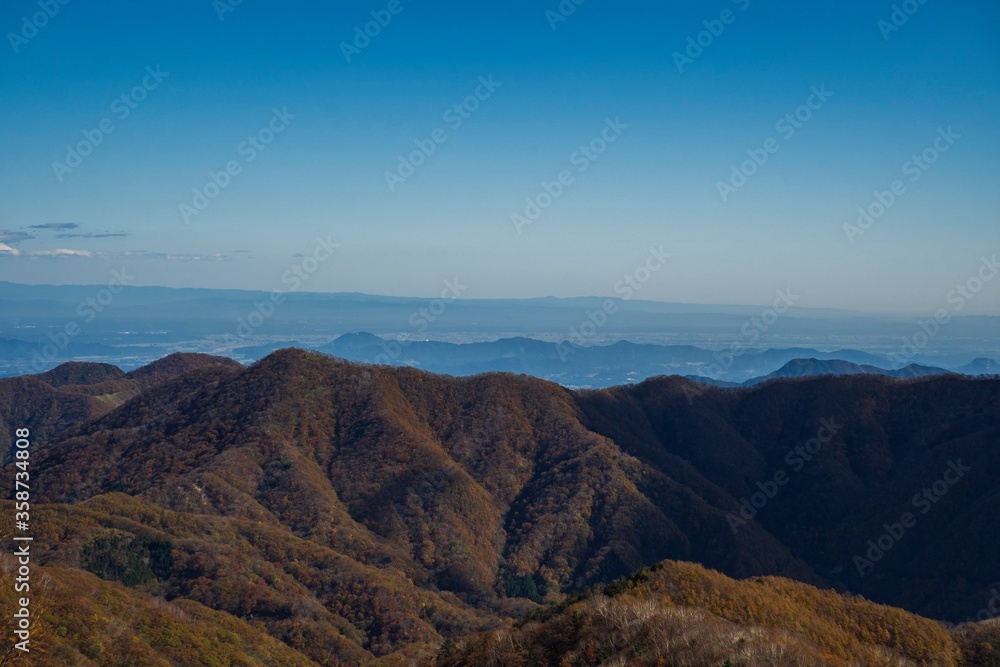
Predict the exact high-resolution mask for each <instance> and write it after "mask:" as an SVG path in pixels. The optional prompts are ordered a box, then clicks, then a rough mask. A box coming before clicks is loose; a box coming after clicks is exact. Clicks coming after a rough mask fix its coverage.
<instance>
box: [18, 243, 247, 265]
mask: <svg viewBox="0 0 1000 667" xmlns="http://www.w3.org/2000/svg"><path fill="white" fill-rule="evenodd" d="M11 256H13V257H44V258H69V257H72V258H80V259H104V260H112V259H113V260H123V259H131V260H160V261H165V262H228V261H232V259H233V258H232V257H231V256H229V255H223V254H222V253H218V252H217V253H211V254H207V255H199V254H193V253H166V252H152V251H149V250H125V251H121V252H98V251H90V250H74V249H71V248H56V249H55V250H26V251H21V250H18V249H17V248H12V247H10V246H9V245H7V244H5V243H0V257H11Z"/></svg>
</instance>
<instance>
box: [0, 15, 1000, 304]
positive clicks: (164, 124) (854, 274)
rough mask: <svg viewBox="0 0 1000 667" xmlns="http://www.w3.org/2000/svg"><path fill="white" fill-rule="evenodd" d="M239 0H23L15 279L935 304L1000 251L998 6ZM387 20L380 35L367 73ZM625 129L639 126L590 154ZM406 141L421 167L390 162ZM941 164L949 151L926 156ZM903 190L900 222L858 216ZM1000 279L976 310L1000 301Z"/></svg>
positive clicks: (16, 91)
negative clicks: (77, 151) (376, 24)
mask: <svg viewBox="0 0 1000 667" xmlns="http://www.w3.org/2000/svg"><path fill="white" fill-rule="evenodd" d="M225 2H227V0H220V1H219V2H216V3H213V2H212V1H211V0H197V1H194V0H181V1H178V2H173V3H169V4H167V3H162V4H159V5H157V6H147V4H146V3H134V2H117V1H107V2H101V3H93V2H86V1H85V0H70V1H69V2H68V3H67V4H65V5H58V11H57V12H55V15H54V16H52V17H51V18H48V17H46V19H47V20H46V21H44V23H45V25H43V26H42V27H40V28H38V29H37V31H32V29H31V27H26V24H25V21H26V20H27V21H28V23H32V22H33V21H34V22H36V23H42V22H43V21H42V20H39V19H37V18H36V19H33V18H32V17H33V16H34V15H36V14H37V13H38V12H40V11H43V10H42V9H40V5H39V2H38V0H35V1H34V2H30V1H22V0H15V1H12V2H8V3H5V4H4V5H3V7H2V9H0V29H2V32H3V34H4V35H5V39H4V42H3V44H0V143H2V145H3V147H4V160H3V161H2V162H0V182H2V183H3V194H4V196H3V197H2V198H0V230H2V231H0V280H8V281H15V282H31V283H95V284H96V283H103V282H107V281H108V280H109V279H110V275H111V271H112V270H113V269H116V268H120V267H122V266H123V265H125V266H127V267H129V270H130V271H131V273H133V274H134V275H136V276H137V279H136V284H146V285H170V286H199V287H229V288H232V287H239V288H253V289H279V288H282V287H283V286H282V282H281V276H282V275H283V274H284V273H285V272H286V271H287V270H288V269H289V267H290V266H294V265H295V263H296V262H297V261H299V260H300V259H301V256H303V255H306V256H308V255H310V254H312V252H313V250H314V249H315V248H316V246H317V240H316V239H317V238H320V237H322V238H329V239H332V240H334V241H336V242H337V243H339V244H340V247H339V249H338V251H337V252H335V253H334V254H333V256H332V257H331V258H330V259H329V260H328V261H326V262H324V263H323V264H322V265H321V266H320V267H319V268H318V269H317V270H316V271H315V272H314V273H313V274H311V275H310V278H309V281H308V282H307V284H306V286H305V287H304V288H303V289H308V290H310V291H360V292H367V293H375V294H393V295H409V296H431V295H436V294H438V293H440V291H441V289H442V286H443V284H444V281H445V280H446V279H455V278H458V279H459V280H460V281H461V282H462V283H463V284H466V285H468V289H467V291H466V292H465V293H464V294H463V296H465V297H522V296H543V295H556V296H574V295H611V294H613V286H614V285H615V284H616V283H617V282H618V281H619V280H621V278H622V276H623V275H626V274H632V273H633V272H634V271H635V270H636V268H637V267H639V266H641V265H642V264H643V262H644V261H645V259H646V257H647V255H648V251H649V248H650V247H651V246H652V247H656V248H660V247H661V246H662V247H663V248H665V249H667V250H668V251H669V252H670V254H671V259H670V261H669V262H668V263H667V265H666V266H665V267H664V269H663V270H661V271H659V272H657V273H656V274H655V275H653V276H652V278H651V279H650V280H649V281H648V283H647V284H645V285H644V286H643V289H642V292H641V295H640V296H641V298H644V299H655V300H661V301H681V302H697V303H745V304H766V303H770V302H771V301H772V300H773V298H774V293H775V290H777V289H782V288H789V287H790V288H792V289H793V290H794V291H795V292H796V293H797V294H799V295H801V301H800V304H801V305H803V306H816V307H837V308H851V309H861V310H869V311H882V312H907V313H917V314H921V313H933V312H934V310H936V309H937V308H940V307H942V306H944V304H945V295H946V294H947V293H948V292H949V291H950V290H951V289H953V288H954V287H955V285H956V284H957V283H963V282H965V281H966V280H967V279H968V278H969V277H970V276H972V275H974V274H975V273H976V271H977V269H978V268H979V267H980V265H981V258H982V257H983V256H984V255H986V256H987V257H992V255H993V254H994V253H996V252H997V251H1000V232H998V229H1000V226H998V224H997V223H998V215H997V211H998V210H1000V207H998V204H1000V188H997V187H996V175H997V174H998V173H1000V128H998V124H997V120H996V119H997V118H998V117H1000V10H998V8H997V6H996V3H991V2H970V1H961V2H954V3H946V2H943V1H942V0H926V2H925V3H924V4H920V3H919V2H917V0H912V1H911V4H910V5H909V6H908V9H910V10H911V11H912V10H914V9H915V11H912V14H905V13H904V14H899V13H898V12H897V16H896V18H897V21H896V23H897V24H898V25H897V24H893V23H882V24H881V27H880V23H879V22H880V21H883V22H885V21H892V17H893V11H894V10H893V3H892V2H860V1H856V0H853V1H841V2H825V3H789V2H784V3H774V2H771V3H765V2H763V1H760V0H749V1H748V0H739V1H738V2H733V1H731V0H724V1H723V0H719V1H716V2H692V3H684V6H683V7H682V8H677V7H674V6H673V5H674V4H680V3H652V2H643V3H639V2H624V3H610V2H604V1H602V0H587V1H586V2H583V3H582V4H581V5H579V6H575V5H572V3H571V2H569V1H568V2H566V3H564V4H565V5H567V6H570V5H572V6H575V11H574V12H573V13H572V14H571V15H569V16H561V15H560V18H565V20H559V21H558V22H554V19H553V16H556V15H555V14H552V13H549V14H547V12H557V11H559V9H558V8H559V3H558V2H556V1H549V2H538V3H526V2H509V3H503V4H487V5H476V4H474V3H457V2H455V3H452V2H448V3H444V2H431V1H430V0H426V1H424V0H408V1H407V0H399V4H398V5H393V4H392V3H390V2H389V1H388V0H387V1H386V2H369V3H357V2H345V3H336V6H331V4H333V3H325V2H324V3H320V2H286V3H281V4H280V5H279V4H278V3H266V2H261V1H259V0H244V1H243V2H242V3H240V4H238V5H233V6H231V7H230V5H232V4H233V0H228V3H227V4H223V3H225ZM42 4H43V5H44V4H46V3H45V2H43V3H42ZM57 4H58V3H57V2H56V1H55V0H52V5H53V6H57ZM227 7H229V8H231V9H232V11H225V8H227ZM220 9H221V10H222V20H220V16H219V14H220ZM391 9H395V10H396V11H397V13H395V14H393V13H392V12H391V11H390V10H391ZM372 11H375V12H379V13H381V16H382V18H383V21H385V17H386V16H391V21H388V23H387V25H385V26H384V27H381V28H380V30H379V34H378V35H377V36H375V37H374V38H371V39H370V43H368V44H367V46H364V48H359V49H356V50H355V51H353V52H352V53H351V54H350V62H348V58H347V57H345V54H344V50H343V48H342V43H345V42H347V43H350V42H352V41H353V40H354V39H355V34H356V28H361V29H362V30H363V29H364V26H365V24H366V23H367V22H369V21H372V20H373V17H372V15H371V12H372ZM50 12H52V10H51V8H50ZM724 12H726V13H724ZM903 16H905V18H906V20H905V22H903V21H902V20H901V17H903ZM26 17H27V18H26ZM705 22H708V26H706V24H705ZM553 25H555V29H553ZM720 26H721V30H720ZM886 26H891V27H892V29H891V30H890V29H889V28H887V27H886ZM711 28H714V29H715V31H716V32H717V33H719V34H717V35H712V34H711V32H710V29H711ZM895 28H898V29H895ZM372 31H373V32H374V30H372ZM699 33H704V34H702V35H700V39H701V41H702V44H703V45H704V46H703V47H701V52H700V53H699V52H698V51H697V50H692V51H691V52H690V54H689V55H694V56H695V57H693V58H691V59H690V60H689V61H687V62H683V63H681V65H682V66H681V67H678V62H677V56H676V55H675V54H676V53H678V52H681V53H683V52H685V50H686V49H688V47H689V44H690V42H689V41H688V40H689V38H690V39H692V40H696V41H697V40H698V39H699ZM358 44H361V45H364V42H358ZM692 48H693V47H692ZM147 68H148V69H147ZM149 72H158V74H157V75H156V76H153V75H152V74H150V73H149ZM483 79H485V80H488V81H492V82H494V83H493V84H492V85H491V86H489V87H484V86H483V85H482V84H481V83H480V81H481V80H483ZM144 84H145V88H142V87H143V85H144ZM137 86H139V87H140V90H138V93H137V95H136V97H144V98H145V99H142V101H135V100H133V99H131V98H127V100H126V101H122V100H121V96H122V95H123V94H126V95H131V93H130V91H132V90H133V89H135V88H136V87H137ZM814 90H823V91H827V92H828V93H830V94H829V95H828V98H827V99H823V100H822V101H821V100H820V99H819V98H816V97H815V95H814V93H813V92H812V91H814ZM477 91H478V92H479V95H480V98H481V99H474V100H472V102H473V103H471V104H470V108H471V107H476V108H475V109H474V110H471V111H469V110H466V111H464V112H462V114H461V115H458V114H459V112H456V111H452V112H451V114H450V115H446V112H447V111H448V110H449V109H453V107H454V105H456V104H459V105H461V104H463V102H464V101H465V100H466V99H467V98H469V96H470V95H471V96H475V94H476V93H477ZM811 96H812V98H811ZM825 97H826V96H825ZM115 100H118V102H115ZM810 102H811V103H812V104H813V107H814V108H812V109H808V108H807V109H806V110H803V109H800V107H802V105H804V104H807V103H810ZM126 109H127V111H128V115H127V117H124V112H125V110H126ZM275 110H277V112H278V116H277V118H276V117H275ZM797 112H798V113H799V114H800V117H806V116H808V119H807V120H805V121H796V123H795V126H794V127H793V129H794V132H789V131H788V129H787V128H788V127H789V125H788V124H787V121H786V124H785V125H784V126H777V127H776V123H778V122H779V121H780V120H781V119H782V118H784V117H785V116H786V115H787V114H790V113H791V114H795V113H797ZM456 118H459V119H460V120H461V123H460V124H459V123H458V122H457V121H456V120H455V119H456ZM609 120H610V121H611V123H612V124H614V123H617V125H618V127H622V126H627V127H625V128H624V129H620V130H618V131H617V132H618V134H617V135H615V137H614V141H613V142H612V143H608V144H607V147H606V151H605V152H603V153H601V154H600V155H595V156H594V158H593V159H591V158H588V157H581V155H582V154H581V153H580V152H579V150H580V148H581V146H585V145H588V144H591V142H592V141H595V140H596V141H597V144H595V145H596V146H597V147H600V145H601V141H603V140H602V139H600V137H601V135H602V132H604V131H605V128H606V127H608V121H609ZM102 122H104V127H105V128H108V127H113V131H112V132H110V133H103V132H100V128H101V126H102V125H101V124H102ZM109 123H110V125H109ZM269 124H270V128H269ZM778 127H781V128H782V129H781V130H779V129H778ZM274 128H278V130H279V131H276V132H274V131H273V129H274ZM439 128H440V131H439V132H438V133H437V135H436V136H437V137H438V138H441V137H444V138H445V141H444V142H443V143H436V142H434V140H433V137H434V136H435V134H434V132H435V130H438V129H439ZM949 128H950V135H949V136H951V137H952V140H951V141H950V143H947V142H945V143H943V142H942V141H938V145H937V148H935V141H937V140H938V137H939V136H942V135H941V134H939V133H940V132H945V133H947V132H948V131H949ZM261 131H263V134H260V133H261ZM85 132H86V133H89V136H90V137H91V139H88V138H87V136H86V135H85ZM254 136H256V137H257V145H258V146H259V147H260V148H259V149H258V148H254V144H253V142H252V141H251V142H249V143H245V142H247V141H248V138H250V137H254ZM95 137H100V143H99V144H98V145H95V146H93V147H92V152H90V153H89V154H88V155H86V156H85V157H82V159H81V160H80V162H79V163H78V164H77V166H75V167H71V168H70V170H67V169H66V168H64V167H60V166H58V165H56V166H54V163H61V164H63V165H66V166H67V167H68V166H69V164H70V163H69V162H67V146H78V145H79V144H80V142H84V143H86V142H90V143H97V142H96V141H92V139H93V138H95ZM265 139H267V140H271V141H270V143H266V145H265V143H263V140H265ZM769 139H773V142H772V143H771V144H768V143H767V142H768V140H769ZM418 141H419V142H423V144H424V145H425V146H427V145H434V146H435V149H434V151H433V153H432V154H430V155H427V156H419V155H418V156H417V161H420V158H421V157H423V160H422V164H420V166H418V167H416V168H415V169H414V170H413V173H412V175H409V173H408V172H406V171H405V170H404V172H399V171H397V170H398V169H399V163H400V156H404V157H407V156H409V155H410V154H411V153H412V152H413V151H415V150H418V148H417V144H416V143H415V142H418ZM428 142H430V144H428ZM768 145H769V146H770V148H771V149H772V150H771V152H768V151H767V150H764V147H765V146H768ZM942 147H944V148H946V150H943V151H942V150H939V149H940V148H942ZM83 150H84V151H86V150H87V147H86V146H84V149H83ZM925 150H927V151H930V153H929V155H931V156H932V157H935V158H936V161H935V162H934V164H933V165H927V167H928V168H927V169H926V170H924V169H923V168H917V170H916V171H914V170H913V164H912V163H911V164H910V165H909V169H908V168H907V163H908V161H910V160H911V158H912V157H913V156H914V155H920V154H922V153H923V152H924V151H925ZM748 151H750V152H751V153H750V154H748ZM761 151H763V152H764V153H765V154H766V155H767V160H766V162H765V163H764V164H762V165H760V166H756V165H750V167H749V168H748V169H746V170H745V171H747V172H749V171H753V172H754V173H753V174H752V175H751V176H749V177H748V178H746V182H745V184H741V185H740V186H739V187H738V188H735V191H733V190H729V192H728V194H727V196H726V197H725V198H724V197H723V196H722V194H720V185H719V184H720V182H727V181H729V182H730V184H732V183H733V182H734V181H730V179H731V177H732V174H733V167H734V166H735V167H736V168H737V169H738V170H739V169H740V168H741V164H742V163H744V162H745V161H747V160H748V159H750V157H751V154H756V155H758V156H760V155H761V154H762V153H761ZM251 155H252V156H253V159H252V160H251V159H249V158H250V156H251ZM407 159H409V158H408V157H407ZM227 165H230V166H233V165H235V167H234V173H233V174H230V175H228V176H229V178H228V181H229V182H228V184H227V185H226V187H224V188H220V189H219V190H218V192H217V193H216V192H214V190H213V187H212V186H211V185H209V184H210V183H211V177H210V174H211V173H213V172H214V173H216V174H217V175H218V174H219V173H220V172H224V171H225V170H226V168H227ZM584 165H585V166H586V167H587V168H586V170H585V171H581V168H582V167H583V166H584ZM393 171H396V173H397V176H398V175H399V174H400V173H406V174H407V175H406V177H405V178H403V179H402V182H400V180H398V179H392V178H389V179H388V180H393V181H394V184H393V187H390V186H389V184H388V183H387V176H386V174H387V172H390V173H391V172H393ZM564 171H565V172H569V174H570V177H571V180H569V181H568V183H567V184H566V185H565V186H564V187H563V189H562V192H561V194H560V195H559V196H558V197H556V198H555V199H554V200H553V201H552V202H551V205H549V206H547V208H544V210H542V211H541V213H540V215H538V216H537V218H536V219H534V220H532V221H531V224H530V225H522V226H520V231H518V226H517V225H516V224H515V223H514V222H513V221H512V216H513V215H517V214H521V215H524V213H525V210H526V208H528V204H527V203H526V201H525V200H526V199H536V200H537V198H538V197H539V195H542V193H544V192H545V190H544V188H543V185H542V183H543V182H546V183H552V182H553V181H558V179H559V175H560V173H561V172H564ZM916 173H919V175H920V176H919V179H917V180H911V174H916ZM219 179H223V180H225V178H224V177H219V176H217V180H219ZM897 180H898V181H900V182H901V184H902V186H903V187H902V189H901V190H900V192H901V193H902V194H900V195H899V196H896V198H895V199H896V201H894V202H893V203H892V205H891V206H888V207H887V208H886V210H885V212H884V214H882V215H881V216H880V217H877V218H872V222H871V223H870V224H869V226H868V228H867V229H864V230H862V233H861V234H857V233H854V234H852V233H851V232H850V231H848V230H845V224H846V225H851V224H856V221H857V219H858V215H859V214H858V208H859V207H863V208H866V209H870V208H871V206H872V205H873V203H875V202H876V201H877V198H876V195H875V193H876V192H877V191H878V192H882V191H891V186H892V183H893V182H894V181H897ZM735 182H740V181H738V180H737V181H735ZM206 186H208V188H209V192H210V193H212V194H214V195H216V196H214V197H213V198H211V199H210V200H209V199H207V198H206V200H207V206H205V207H204V208H203V210H198V211H197V212H196V213H192V212H191V211H192V209H195V208H196V207H195V204H196V203H198V200H197V197H196V195H195V190H196V189H197V190H199V191H204V189H205V187H206ZM550 187H551V186H550ZM722 189H723V190H725V189H726V188H722ZM541 201H542V202H546V198H545V196H544V195H542V197H541ZM201 203H205V202H204V201H203V202H201ZM184 206H189V207H191V208H190V209H187V215H185V213H184V210H185V209H184V208H183V207H184ZM872 210H878V207H877V206H876V207H875V209H872ZM855 231H856V230H855ZM851 239H853V243H852V242H851ZM998 290H1000V281H997V284H995V285H990V286H989V287H988V289H986V290H984V292H983V296H982V297H981V298H978V299H976V300H975V301H974V302H972V304H971V306H970V309H969V312H981V313H992V314H995V313H997V311H998V304H1000V299H998V296H997V295H998Z"/></svg>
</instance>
